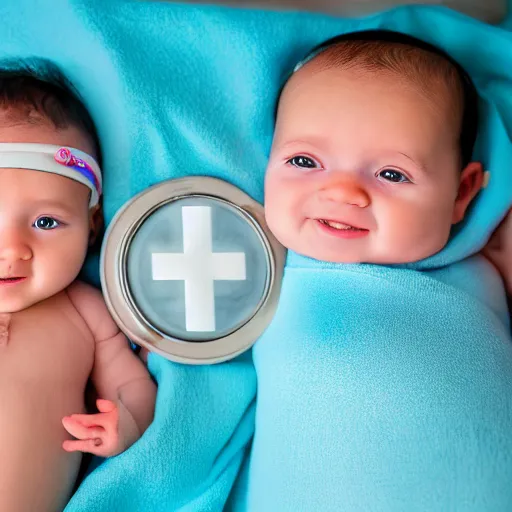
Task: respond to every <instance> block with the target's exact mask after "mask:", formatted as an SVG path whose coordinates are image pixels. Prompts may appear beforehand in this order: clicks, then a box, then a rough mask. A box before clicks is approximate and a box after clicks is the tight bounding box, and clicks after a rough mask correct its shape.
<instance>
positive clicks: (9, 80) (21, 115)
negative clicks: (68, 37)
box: [0, 60, 101, 165]
mask: <svg viewBox="0 0 512 512" xmlns="http://www.w3.org/2000/svg"><path fill="white" fill-rule="evenodd" d="M0 114H1V116H2V117H3V119H4V120H6V121H7V122H12V123H20V122H21V123H28V124H36V125H37V124H44V123H51V125H53V126H54V127H55V128H56V129H57V130H60V129H65V128H69V127H71V126H72V127H74V128H77V129H79V130H80V131H82V132H83V133H85V134H86V135H87V136H88V137H89V138H90V140H91V142H92V143H93V146H94V149H95V152H96V155H93V156H95V157H96V160H97V161H98V163H99V164H100V165H101V162H100V160H101V153H100V144H99V140H98V135H97V132H96V128H95V126H94V122H93V120H92V118H91V116H90V115H89V112H88V111H87V109H86V108H85V106H84V104H83V102H82V101H81V99H80V95H79V94H78V93H77V91H76V90H75V88H74V87H73V85H72V84H71V83H70V82H69V80H68V79H67V78H66V77H65V76H64V75H63V74H62V73H61V72H60V70H59V69H58V68H57V67H56V66H55V65H54V64H52V63H50V62H47V61H39V60H31V61H22V62H20V61H16V62H14V61H3V62H0Z"/></svg>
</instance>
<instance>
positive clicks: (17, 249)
mask: <svg viewBox="0 0 512 512" xmlns="http://www.w3.org/2000/svg"><path fill="white" fill-rule="evenodd" d="M31 258H32V250H31V249H30V246H29V245H28V244H27V243H26V241H25V240H24V239H23V237H22V236H20V235H19V234H17V233H0V260H4V261H8V262H13V261H17V260H24V261H27V260H29V259H31Z"/></svg>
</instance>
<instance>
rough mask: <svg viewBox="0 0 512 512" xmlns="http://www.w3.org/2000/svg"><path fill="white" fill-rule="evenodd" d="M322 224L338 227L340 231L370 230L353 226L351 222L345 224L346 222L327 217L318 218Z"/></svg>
mask: <svg viewBox="0 0 512 512" xmlns="http://www.w3.org/2000/svg"><path fill="white" fill-rule="evenodd" d="M317 220H318V222H320V224H323V225H324V226H329V227H330V228H333V229H337V230H339V231H368V230H367V229H363V228H357V227H355V226H351V225H350V224H345V223H344V222H337V221H334V220H327V219H317Z"/></svg>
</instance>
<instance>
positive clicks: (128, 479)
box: [0, 0, 512, 512]
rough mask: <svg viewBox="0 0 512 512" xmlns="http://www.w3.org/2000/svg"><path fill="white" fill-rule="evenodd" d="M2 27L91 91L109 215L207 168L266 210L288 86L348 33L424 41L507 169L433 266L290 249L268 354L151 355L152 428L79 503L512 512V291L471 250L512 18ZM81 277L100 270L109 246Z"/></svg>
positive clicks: (80, 11)
mask: <svg viewBox="0 0 512 512" xmlns="http://www.w3.org/2000/svg"><path fill="white" fill-rule="evenodd" d="M0 19H1V20H2V22H1V23H2V35H3V37H2V38H1V39H0V58H6V59H12V58H16V59H20V58H21V59H23V58H28V57H39V58H46V59H49V60H50V61H52V62H54V63H55V64H57V65H58V66H59V67H60V68H61V69H62V70H63V71H64V73H65V74H66V75H67V76H68V78H69V79H70V80H71V81H72V82H73V83H74V84H75V86H76V87H77V89H78V90H79V91H80V93H81V94H82V95H83V97H84V99H85V101H86V104H87V106H88V108H89V109H90V111H91V113H92V115H93V117H94V119H95V121H96V123H97V125H98V129H99V135H100V139H101V141H102V146H103V153H104V174H105V214H106V220H107V222H108V221H109V220H110V219H111V218H112V216H113V215H114V213H115V211H116V210H117V209H118V208H119V207H120V206H121V205H122V204H123V203H124V202H125V201H126V200H128V199H129V198H131V197H132V196H133V195H135V194H136V193H138V192H140V191H141V190H143V189H144V188H146V187H148V186H150V185H152V184H154V183H156V182H159V181H161V180H164V179H167V178H171V177H178V176H184V175H191V174H197V175H201V174H206V175H212V176H216V177H220V178H223V179H226V180H228V181H230V182H231V183H233V184H234V185H237V186H239V187H240V188H242V189H243V190H244V191H246V192H247V193H249V194H250V195H251V196H252V197H254V198H255V199H257V200H260V201H261V200H262V189H263V175H264V169H265V165H266V159H267V156H268V152H269V148H270V143H271V138H272V130H273V110H274V106H275V101H276V97H277V92H278V90H279V88H280V86H281V85H282V81H283V79H284V77H285V76H286V75H287V74H288V73H289V71H290V70H291V69H292V67H293V66H294V65H295V64H296V62H297V61H298V60H300V59H301V58H302V57H303V56H304V55H305V54H306V53H307V52H308V51H309V50H310V49H311V48H312V47H313V46H315V45H316V44H317V43H320V42H321V41H324V40H326V39H328V38H330V37H332V36H334V35H336V34H339V33H341V32H347V31H353V30H361V29H368V28H389V29H393V30H398V31H403V32H406V33H410V34H412V35H415V36H416V37H419V38H422V39H425V40H427V41H429V42H431V43H433V44H435V45H437V46H439V47H441V48H444V49H445V50H446V51H448V52H449V53H450V54H451V55H452V56H453V57H454V58H455V59H457V60H458V61H459V62H460V64H461V65H462V66H463V67H465V69H466V70H467V71H468V72H469V73H470V75H471V76H472V77H473V79H474V81H475V84H476V86H477V88H478V90H479V93H480V94H481V97H482V113H483V116H482V122H481V127H480V128H481V129H480V136H479V139H478V142H477V147H476V150H475V152H476V157H477V158H478V159H481V160H482V161H483V162H484V163H485V165H486V168H487V169H489V170H490V171H491V181H490V184H489V187H488V188H487V189H486V190H485V191H484V192H483V193H482V194H481V195H480V196H479V198H478V199H477V201H476V203H475V204H474V207H473V208H472V210H471V212H470V214H469V215H468V217H467V219H466V220H465V222H464V225H463V226H462V227H461V229H459V230H458V232H457V233H456V234H455V236H454V237H453V239H452V240H451V242H450V243H449V245H448V246H447V248H446V249H445V250H444V251H442V252H441V253H440V254H439V255H437V256H436V257H434V258H431V259H429V260H426V261H425V262H422V268H423V269H424V271H422V272H418V270H417V268H418V267H417V266H416V267H414V266H413V267H412V268H407V269H400V270H398V269H386V268H384V267H377V266H372V265H367V266H358V265H354V266H344V265H329V264H323V263H320V262H315V261H313V260H309V259H307V258H302V257H300V256H298V255H295V254H290V257H289V260H288V264H287V269H286V274H285V280H284V283H283V292H282V297H281V301H280V305H279V310H278V312H277V315H276V317H275V319H274V321H273V323H272V324H271V326H270V327H269V329H268V330H267V331H266V333H265V334H264V335H263V337H262V339H261V340H259V341H258V343H257V345H256V346H255V348H254V351H253V354H251V353H248V354H245V355H244V356H242V357H240V358H238V359H237V360H235V361H232V362H229V363H224V364H221V365H216V366H211V367H188V366H181V365H178V364H174V363H171V362H169V361H166V360H164V359H162V358H160V357H158V356H154V355H151V356H150V360H149V367H150V370H151V371H152V373H153V374H154V376H155V377H156V379H157V381H158V384H159V392H158V400H157V408H156V415H155V421H154V422H153V424H152V425H151V426H150V428H149V429H148V430H147V432H146V433H145V434H144V436H143V437H142V438H141V439H140V440H139V441H138V442H137V443H136V444H135V445H134V446H133V447H131V448H130V449H129V450H128V451H126V452H125V453H123V454H121V455H119V456H117V457H114V458H112V459H108V460H106V461H104V462H102V463H101V464H100V465H99V466H97V467H95V468H94V469H93V470H92V471H91V473H90V474H89V475H88V476H87V477H86V478H85V480H84V481H83V482H82V485H81V486H80V488H79V489H78V491H77V493H76V495H75V496H74V497H73V498H72V500H71V502H70V503H69V506H68V507H67V509H66V510H67V511H68V512H78V511H83V512H95V511H97V512H100V511H101V512H102V511H105V510H109V511H171V510H180V511H210V510H212V511H217V510H221V509H222V508H223V507H224V506H225V504H226V503H228V505H226V508H227V509H233V510H237V511H240V510H251V511H252V510H257V511H265V512H266V511H274V510H275V511H286V510H290V511H299V510H307V511H316V510H322V511H326V510H337V511H338V510H347V511H355V510H364V511H390V512H395V511H402V510H403V511H416V510H418V511H432V510H436V511H437V510H439V511H445V510H446V511H452V510H461V511H490V512H494V511H498V512H500V511H507V510H512V485H511V482H512V346H511V344H510V337H509V326H508V320H507V312H506V307H505V299H504V294H503V290H502V288H501V286H500V284H499V281H497V278H496V275H495V273H494V272H493V271H492V269H490V268H489V267H488V266H487V265H486V264H485V262H483V261H482V260H480V259H479V258H478V257H476V258H470V259H466V257H468V256H470V255H472V254H474V253H475V252H477V251H478V250H479V249H480V248H481V247H482V246H483V245H484V243H485V241H486V239H487V237H488V236H489V234H490V232H491V231H492V230H493V229H494V227H495V226H496V225H497V224H498V222H499V221H500V219H501V218H502V217H503V215H504V214H505V212H506V210H507V209H508V207H509V206H510V204H511V203H512V172H511V170H510V162H512V145H511V134H512V94H511V93H510V91H511V90H512V89H511V85H512V66H511V64H512V33H511V32H509V31H508V30H507V29H506V28H505V26H503V27H491V26H487V25H484V24H481V23H479V22H477V21H475V20H471V19H469V18H466V17H464V16H462V15H458V14H456V13H453V12H450V11H447V10H443V9H440V8H427V7H423V8H421V7H414V8H413V7H410V8H400V9H396V10H393V11H390V12H388V13H384V14H381V15H376V16H372V17H369V18H366V19H364V20H343V19H336V18H332V17H327V16H320V15H313V14H293V13H277V12H273V13H267V12H256V11H242V10H230V9H221V8H213V7H192V6H185V5H179V4H169V3H166V2H149V1H147V2H142V1H129V0H109V1H108V2H105V1H100V0H67V1H66V0H46V1H40V0H39V1H36V0H6V1H4V2H2V4H1V5H0ZM447 265H449V266H447ZM86 275H87V277H88V278H89V279H91V280H93V281H94V280H95V279H97V260H95V259H94V258H92V259H91V260H90V262H89V265H88V267H87V274H86ZM252 357H254V365H253V362H252ZM256 388H257V389H258V401H257V407H255V403H256V402H255V393H256ZM255 427H256V429H255ZM254 429H255V436H254V442H253V445H252V450H250V451H249V450H248V449H247V450H245V448H246V447H247V446H248V443H249V442H250V440H251V439H252V436H253V432H254Z"/></svg>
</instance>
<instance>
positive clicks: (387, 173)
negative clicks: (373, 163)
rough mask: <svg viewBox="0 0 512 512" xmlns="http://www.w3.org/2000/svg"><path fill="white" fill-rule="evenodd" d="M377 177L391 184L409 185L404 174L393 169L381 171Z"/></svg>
mask: <svg viewBox="0 0 512 512" xmlns="http://www.w3.org/2000/svg"><path fill="white" fill-rule="evenodd" d="M379 176H380V177H381V178H382V179H384V180H386V181H391V182H392V183H410V180H409V178H407V176H405V174H402V173H401V172H399V171H395V170H394V169H383V170H382V171H380V172H379Z"/></svg>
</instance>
